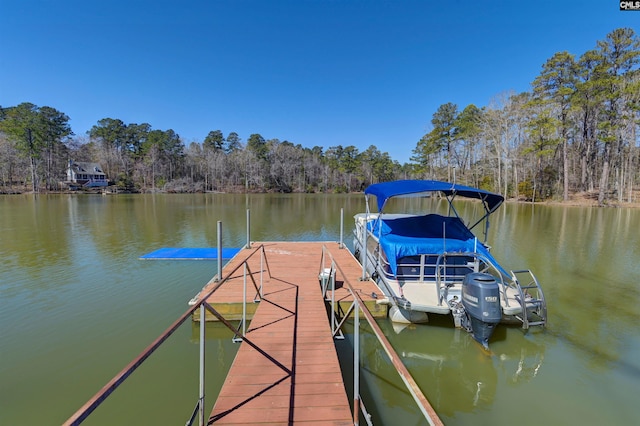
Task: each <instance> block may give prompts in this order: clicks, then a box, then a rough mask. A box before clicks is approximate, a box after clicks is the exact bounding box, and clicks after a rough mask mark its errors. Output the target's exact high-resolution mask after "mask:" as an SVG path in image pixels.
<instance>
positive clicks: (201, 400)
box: [198, 303, 206, 426]
mask: <svg viewBox="0 0 640 426" xmlns="http://www.w3.org/2000/svg"><path fill="white" fill-rule="evenodd" d="M205 315H206V309H205V307H204V303H202V304H200V397H199V399H198V404H199V407H198V411H199V423H198V424H199V425H200V426H204V425H205V424H206V423H205V415H204V372H205V370H204V368H205V365H204V350H205V344H204V343H205V342H204V334H205V333H204V332H205V323H206V321H205Z"/></svg>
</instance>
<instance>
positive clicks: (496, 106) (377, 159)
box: [0, 28, 640, 204]
mask: <svg viewBox="0 0 640 426" xmlns="http://www.w3.org/2000/svg"><path fill="white" fill-rule="evenodd" d="M639 64H640V40H639V39H638V36H637V35H636V34H635V33H634V31H633V30H632V29H629V28H620V29H616V30H614V31H612V32H611V33H609V34H608V35H607V36H606V37H605V39H604V40H601V41H597V42H596V45H595V47H594V48H593V49H592V50H589V51H587V52H585V53H583V54H582V55H581V56H579V57H576V56H575V55H573V54H570V53H568V52H559V53H556V54H554V55H553V56H552V57H551V58H549V59H548V60H547V61H546V62H545V63H544V64H543V66H542V70H541V72H540V74H539V75H538V76H537V77H536V78H535V80H534V81H533V82H532V84H531V87H532V90H531V91H529V92H523V93H505V94H501V95H498V96H496V98H495V99H494V100H493V101H492V102H491V103H490V105H488V106H485V107H481V108H478V107H476V106H475V105H467V106H466V107H465V108H463V109H462V110H460V109H459V108H458V106H457V105H455V104H453V103H446V104H443V105H441V106H440V107H439V108H438V109H437V110H436V111H435V112H434V114H433V117H432V119H431V125H432V127H431V130H430V131H429V132H428V133H427V134H425V135H424V136H423V137H422V138H421V139H420V140H419V141H417V143H416V144H415V148H413V149H412V157H411V160H410V162H408V163H405V164H400V163H399V162H397V161H395V160H393V159H392V158H391V156H390V155H389V153H387V152H381V151H380V150H379V149H378V148H377V147H375V146H373V145H372V146H370V147H369V148H367V149H366V150H364V151H360V150H359V149H358V148H356V147H355V146H354V145H349V146H346V147H344V146H342V145H337V146H330V147H328V148H326V149H325V148H323V147H320V146H315V147H313V148H308V147H303V146H302V145H300V144H294V143H292V142H289V141H280V140H278V139H265V138H264V137H263V136H261V135H260V134H257V133H256V134H252V135H249V137H248V138H247V139H246V141H243V140H242V138H241V137H240V135H238V134H237V133H236V132H229V133H227V134H226V136H225V135H224V133H223V132H222V131H221V130H212V131H210V132H209V133H208V135H206V137H205V138H204V140H202V141H201V142H200V141H195V142H191V143H189V144H188V145H185V143H184V141H183V140H182V139H181V138H180V136H179V135H178V134H177V133H176V132H174V131H173V130H171V129H170V130H157V129H153V128H152V127H151V125H150V124H148V123H143V124H136V123H129V124H127V123H124V122H123V121H122V120H119V119H115V118H104V119H102V120H100V121H98V122H97V123H96V124H95V125H94V126H93V127H92V128H91V129H90V130H89V131H88V132H87V135H84V136H76V135H74V134H73V132H72V130H71V128H70V126H69V117H68V116H66V115H65V114H64V113H62V112H60V111H57V110H56V109H55V108H52V107H47V106H43V107H38V106H36V105H33V104H30V103H22V104H20V105H17V106H13V107H7V108H1V107H0V186H1V187H2V188H0V190H2V189H4V191H5V192H6V191H8V190H11V189H15V188H25V187H28V188H29V189H30V190H33V191H39V190H41V189H45V190H55V189H57V188H58V183H59V182H60V180H62V179H64V174H65V171H66V167H67V164H68V160H69V159H73V160H75V161H90V162H97V163H100V164H101V165H102V167H103V169H104V171H105V172H106V174H107V176H108V177H109V179H110V180H111V181H112V182H113V183H114V184H115V185H117V186H118V187H120V188H122V189H127V190H138V191H168V192H206V191H227V192H228V191H236V192H237V191H253V192H255V191H277V192H350V191H359V190H362V189H363V188H364V187H366V186H367V185H369V184H371V183H375V182H380V181H388V180H394V179H408V178H428V179H439V180H449V181H454V180H455V181H457V182H459V183H464V184H469V185H472V186H478V187H481V188H483V189H488V190H492V191H497V192H500V193H502V194H504V195H505V196H507V197H514V198H521V199H529V200H534V201H535V200H543V199H549V198H557V199H564V200H567V199H568V198H569V196H570V194H572V193H575V192H589V193H592V194H596V195H597V199H598V202H599V203H600V204H605V203H607V202H608V201H611V200H616V201H633V200H634V199H633V194H634V191H635V190H636V188H637V187H638V181H639V178H640V176H639V165H640V164H639V163H640V146H639V143H638V142H639V140H638V127H639V125H640V71H639Z"/></svg>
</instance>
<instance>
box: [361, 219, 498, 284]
mask: <svg viewBox="0 0 640 426" xmlns="http://www.w3.org/2000/svg"><path fill="white" fill-rule="evenodd" d="M367 227H368V228H369V230H370V231H371V232H372V233H373V235H376V236H377V237H378V239H379V241H380V245H381V246H382V249H383V250H384V252H385V254H386V255H387V260H388V261H389V265H390V267H391V271H392V272H393V274H394V275H396V273H397V266H398V265H397V261H398V259H401V258H403V257H405V256H418V255H421V254H434V255H439V254H442V253H445V252H446V253H473V252H477V253H481V254H483V255H484V256H486V257H487V258H488V259H490V260H491V261H492V262H493V263H494V264H495V265H498V267H499V264H498V262H497V261H496V260H495V259H494V258H493V256H491V254H490V253H489V250H488V249H487V248H486V247H485V246H484V245H483V244H482V243H481V242H479V241H478V240H477V239H476V237H475V235H473V233H472V232H471V231H470V230H469V229H468V228H467V227H466V226H465V225H464V223H463V222H462V220H460V218H458V217H453V216H449V217H448V216H441V215H438V214H428V215H426V216H412V217H403V218H397V219H383V220H374V221H371V222H368V223H367ZM500 270H501V272H502V273H504V274H505V275H507V276H508V275H509V274H508V273H507V272H506V271H504V270H503V269H502V268H500Z"/></svg>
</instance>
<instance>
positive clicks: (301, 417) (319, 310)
mask: <svg viewBox="0 0 640 426" xmlns="http://www.w3.org/2000/svg"><path fill="white" fill-rule="evenodd" d="M260 244H263V245H264V252H265V256H266V260H267V262H268V267H269V270H270V272H271V277H269V276H268V274H267V273H266V271H267V265H266V262H265V261H264V260H262V261H261V260H260V256H258V255H254V256H252V257H251V258H250V259H249V260H248V262H247V263H248V265H249V270H250V271H251V274H252V276H253V278H254V279H255V280H256V282H257V283H258V284H259V283H260V280H261V279H262V282H263V284H264V295H263V299H262V301H260V302H259V303H258V304H257V305H258V306H257V309H256V311H255V314H254V316H253V319H252V320H251V323H250V324H249V327H248V329H247V333H246V339H247V340H249V341H250V342H252V343H253V344H254V345H256V346H258V347H259V348H260V351H258V350H256V349H255V348H253V347H251V346H250V345H249V344H247V342H243V343H242V344H241V346H240V348H239V349H238V353H237V355H236V357H235V359H234V361H233V364H232V366H231V369H230V371H229V373H228V376H227V379H226V380H225V383H224V385H223V387H222V390H221V391H220V395H219V397H218V399H217V401H216V403H215V406H214V408H213V411H212V413H211V417H210V419H209V422H210V423H211V422H213V423H216V424H238V425H239V424H283V425H284V424H287V425H289V424H293V423H305V424H306V423H309V424H314V423H316V424H320V423H321V424H334V425H347V424H353V418H352V414H351V408H350V402H349V400H348V398H347V395H346V391H345V385H344V384H343V379H342V374H341V371H340V365H339V362H338V357H337V354H336V350H335V346H334V341H333V338H332V336H331V328H330V323H329V319H328V315H327V310H326V307H325V302H324V300H323V298H322V291H321V288H320V284H319V281H318V273H319V271H320V260H321V255H322V246H323V244H325V245H326V246H327V247H328V248H329V250H330V251H331V254H332V255H333V256H334V257H339V259H337V260H338V262H339V264H340V266H341V268H343V270H344V271H345V274H347V275H348V274H351V275H349V277H348V280H349V282H351V283H357V286H358V287H361V288H362V289H363V290H362V291H363V294H365V295H367V294H369V295H370V294H371V293H372V292H375V291H376V289H377V287H375V285H374V284H373V283H371V282H369V283H367V282H358V278H359V274H360V273H361V269H360V268H359V267H358V266H359V265H358V263H357V261H356V260H355V259H354V258H353V256H352V255H351V253H350V252H349V251H348V250H346V249H340V248H339V247H338V244H337V243H316V242H304V243H302V242H294V243H289V242H282V243H281V242H278V243H273V242H269V243H253V247H254V248H253V249H243V250H242V251H241V252H240V253H239V254H238V256H236V257H235V258H233V259H232V260H231V261H230V262H229V263H228V264H227V265H226V266H225V268H224V270H223V273H224V272H225V270H228V271H231V270H233V268H235V267H236V266H237V265H241V264H242V262H243V261H244V259H245V258H246V256H248V255H249V254H250V253H251V252H252V251H253V250H254V249H255V247H258V246H259V245H260ZM328 264H329V263H328V262H327V266H328ZM347 271H348V272H347ZM243 272H244V267H241V268H240V269H239V270H238V271H237V272H236V273H234V274H233V276H230V277H229V279H228V280H229V281H228V282H226V283H225V284H224V285H223V286H222V287H221V288H220V289H219V290H217V291H216V292H215V293H214V294H213V295H212V296H210V297H209V298H208V300H207V302H208V303H209V304H211V305H213V306H218V305H217V304H220V303H224V302H227V303H237V301H238V299H240V301H241V300H242V284H243V280H244V278H243ZM261 273H262V276H260V275H261ZM223 276H224V275H223ZM338 279H340V278H337V280H338ZM210 285H215V283H210ZM247 288H248V290H247V293H246V295H247V296H246V300H247V302H248V303H253V299H254V296H255V289H254V288H253V284H252V283H251V281H250V280H247ZM343 291H344V292H346V290H343ZM206 292H207V288H205V289H204V292H203V294H206ZM340 298H343V299H344V298H348V297H347V295H346V294H341V295H340ZM369 299H370V300H371V301H374V302H375V299H374V298H373V297H371V296H369ZM261 352H263V353H261ZM265 354H266V355H265ZM276 363H279V364H280V366H279V365H277V364H276ZM347 386H350V384H349V385H347Z"/></svg>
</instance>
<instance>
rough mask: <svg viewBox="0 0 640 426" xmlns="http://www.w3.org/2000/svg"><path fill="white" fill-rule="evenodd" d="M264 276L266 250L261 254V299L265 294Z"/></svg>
mask: <svg viewBox="0 0 640 426" xmlns="http://www.w3.org/2000/svg"><path fill="white" fill-rule="evenodd" d="M263 277H264V250H262V253H261V254H260V300H262V297H263V296H264V289H263V285H264V281H263Z"/></svg>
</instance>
